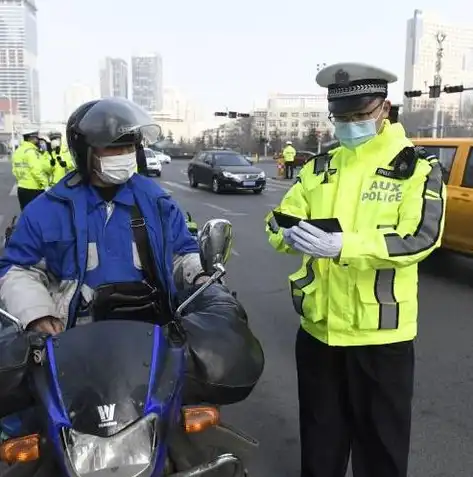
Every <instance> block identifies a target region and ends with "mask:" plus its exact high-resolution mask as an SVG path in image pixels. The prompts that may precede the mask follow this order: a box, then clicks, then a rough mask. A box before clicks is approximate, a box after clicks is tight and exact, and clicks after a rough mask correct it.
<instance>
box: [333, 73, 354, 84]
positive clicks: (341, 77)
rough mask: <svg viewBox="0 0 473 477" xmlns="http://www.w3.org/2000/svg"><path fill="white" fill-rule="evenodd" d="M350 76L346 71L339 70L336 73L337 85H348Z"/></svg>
mask: <svg viewBox="0 0 473 477" xmlns="http://www.w3.org/2000/svg"><path fill="white" fill-rule="evenodd" d="M349 82H350V75H349V74H348V73H347V72H346V71H345V70H338V71H337V72H336V73H335V84H348V83H349Z"/></svg>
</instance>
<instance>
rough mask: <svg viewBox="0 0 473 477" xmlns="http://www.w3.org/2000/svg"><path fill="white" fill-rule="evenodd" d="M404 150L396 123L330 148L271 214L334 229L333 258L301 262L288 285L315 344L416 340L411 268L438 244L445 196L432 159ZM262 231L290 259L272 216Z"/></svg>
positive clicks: (408, 145) (413, 271) (414, 287)
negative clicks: (336, 251)
mask: <svg viewBox="0 0 473 477" xmlns="http://www.w3.org/2000/svg"><path fill="white" fill-rule="evenodd" d="M405 148H408V149H405ZM401 151H403V152H402V153H401ZM413 151H414V149H413V148H412V143H411V142H410V141H409V140H408V139H407V138H406V136H405V132H404V129H403V127H402V126H401V124H394V125H391V124H390V123H389V121H386V122H385V124H384V127H383V130H382V132H381V133H380V134H379V135H378V136H377V137H375V138H373V139H372V140H371V141H369V142H367V143H365V144H363V145H361V146H359V147H357V148H356V149H355V150H349V149H347V148H345V147H338V148H336V149H334V150H332V151H330V153H329V154H327V155H324V156H319V157H318V158H316V159H315V160H313V161H311V162H309V163H308V164H306V165H305V166H304V168H303V169H302V171H301V173H300V175H299V177H298V180H297V181H296V183H295V185H294V186H293V187H292V188H291V189H290V190H289V191H288V192H287V194H286V195H285V197H284V198H283V200H282V202H281V204H280V206H279V207H278V209H277V210H279V211H281V212H283V213H286V214H291V215H294V216H297V217H300V218H301V219H304V218H305V219H307V218H309V219H318V218H333V217H336V218H338V219H339V221H340V223H341V225H342V228H343V248H342V251H341V254H340V256H339V257H338V258H337V259H335V260H332V259H319V260H316V259H314V258H312V257H309V256H303V259H302V267H301V268H300V269H299V270H298V271H297V272H296V273H294V274H292V275H291V276H290V277H289V281H290V287H291V292H292V298H293V302H294V307H295V309H296V311H297V312H298V313H299V314H300V315H301V317H302V327H303V328H304V329H305V330H306V331H307V332H309V333H310V334H311V335H313V336H314V337H315V338H317V339H319V340H320V341H323V342H324V343H327V344H329V345H334V346H353V345H371V344H384V343H393V342H400V341H407V340H411V339H413V338H414V337H415V336H416V334H417V307H418V303H417V275H418V274H417V264H418V262H419V261H421V260H423V259H424V258H426V257H427V256H428V255H429V254H430V253H431V252H432V251H433V250H434V249H435V248H437V247H439V246H440V242H441V236H442V232H443V225H444V214H445V202H446V192H445V185H444V184H443V182H442V171H441V168H440V164H439V162H438V160H437V159H436V158H435V157H430V158H429V157H426V156H425V154H424V155H422V154H415V153H414V152H413ZM419 156H420V157H419ZM394 158H397V160H396V166H395V167H394V166H393V162H392V161H393V159H394ZM409 158H410V159H409ZM266 231H267V233H268V235H269V241H270V243H271V244H272V246H273V247H274V248H275V249H276V250H278V251H280V252H286V253H297V252H294V251H293V250H291V249H290V248H289V247H288V246H287V245H286V244H285V242H284V240H283V236H282V230H281V229H278V227H277V225H276V223H275V220H274V216H273V214H272V212H271V213H270V214H268V216H267V217H266Z"/></svg>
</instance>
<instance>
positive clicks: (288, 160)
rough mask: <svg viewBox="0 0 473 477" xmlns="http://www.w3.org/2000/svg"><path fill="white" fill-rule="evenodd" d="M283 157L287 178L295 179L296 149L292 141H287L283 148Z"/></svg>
mask: <svg viewBox="0 0 473 477" xmlns="http://www.w3.org/2000/svg"><path fill="white" fill-rule="evenodd" d="M282 157H283V159H284V169H285V173H286V179H293V178H294V160H295V158H296V149H295V148H294V146H293V145H292V141H286V146H285V147H284V149H283V150H282Z"/></svg>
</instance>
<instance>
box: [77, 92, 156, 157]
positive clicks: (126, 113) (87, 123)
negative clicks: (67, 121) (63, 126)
mask: <svg viewBox="0 0 473 477" xmlns="http://www.w3.org/2000/svg"><path fill="white" fill-rule="evenodd" d="M75 129H76V131H77V132H78V133H80V134H82V135H83V136H84V138H85V141H86V143H87V144H88V145H89V146H92V147H100V148H106V147H111V146H114V145H125V144H135V143H137V142H140V141H143V140H147V141H152V142H155V141H156V140H157V139H158V137H159V136H160V134H161V128H160V127H159V126H158V125H157V124H153V121H152V119H151V117H150V115H149V114H148V113H147V112H146V111H144V110H143V109H142V108H140V107H139V106H138V105H137V104H135V103H133V102H131V101H128V100H126V99H123V98H110V99H103V100H101V101H99V102H98V103H97V104H95V105H94V106H92V108H90V109H89V111H87V113H86V114H85V115H84V117H83V118H82V119H81V120H80V121H79V123H78V124H77V126H76V128H75Z"/></svg>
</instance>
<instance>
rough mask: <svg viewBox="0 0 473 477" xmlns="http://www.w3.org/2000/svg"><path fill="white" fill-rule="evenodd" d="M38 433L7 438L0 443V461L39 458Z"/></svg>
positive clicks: (12, 462)
mask: <svg viewBox="0 0 473 477" xmlns="http://www.w3.org/2000/svg"><path fill="white" fill-rule="evenodd" d="M39 442H40V437H39V434H32V435H30V436H24V437H16V438H14V439H8V440H7V441H5V442H3V443H2V444H0V461H2V462H6V463H7V464H15V463H17V462H31V461H33V460H38V459H39Z"/></svg>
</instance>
